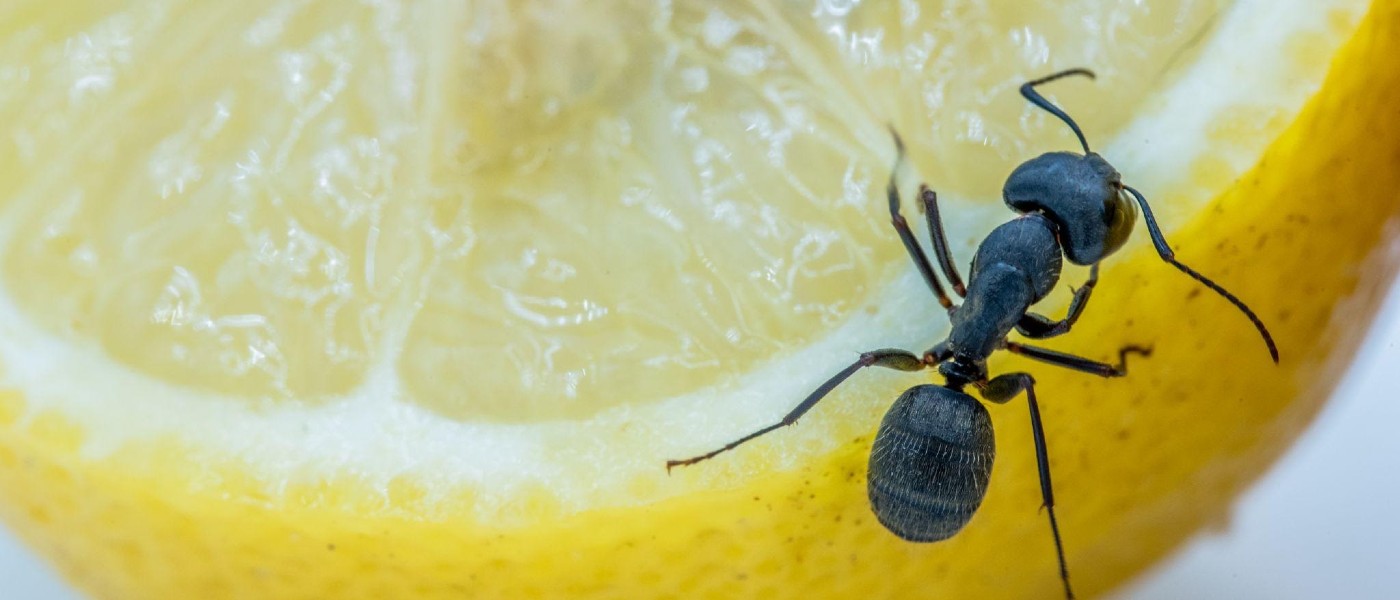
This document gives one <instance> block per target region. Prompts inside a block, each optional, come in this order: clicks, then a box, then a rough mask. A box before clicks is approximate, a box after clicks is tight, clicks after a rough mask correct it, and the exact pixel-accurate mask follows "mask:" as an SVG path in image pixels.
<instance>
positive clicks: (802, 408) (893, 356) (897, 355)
mask: <svg viewBox="0 0 1400 600" xmlns="http://www.w3.org/2000/svg"><path fill="white" fill-rule="evenodd" d="M927 366H929V365H928V363H926V362H924V361H923V360H922V359H920V358H919V357H918V356H915V355H914V354H913V353H911V352H906V351H904V350H898V349H885V350H872V351H870V352H864V353H862V354H861V355H860V358H859V359H857V360H856V362H854V363H851V366H849V367H846V368H844V369H841V371H840V372H839V373H837V374H836V375H833V376H832V377H831V379H828V380H826V383H823V384H821V385H820V386H817V389H816V390H813V391H812V393H811V394H808V395H807V397H806V398H805V399H803V400H802V402H801V403H800V404H798V405H797V408H794V409H792V412H789V413H788V414H787V416H785V417H783V420H781V421H779V422H777V423H774V424H772V425H769V426H767V427H764V428H763V429H760V430H758V431H755V432H753V433H750V434H748V435H746V436H744V437H741V438H739V439H737V440H734V441H732V442H730V443H728V444H725V445H724V447H722V448H720V449H718V450H714V451H712V452H707V453H705V454H701V455H699V456H695V457H692V458H687V459H685V460H668V461H666V471H667V472H669V471H670V470H671V468H672V467H678V466H685V465H693V464H695V463H698V462H700V461H702V460H706V459H709V458H713V457H714V456H715V455H717V454H720V453H721V452H726V451H729V450H733V449H734V448H736V447H738V446H739V445H740V444H743V443H744V442H747V441H749V440H752V439H754V438H756V437H758V436H761V435H763V434H765V433H768V432H770V431H773V430H775V429H778V428H780V427H787V426H788V425H792V424H793V423H796V422H797V420H798V419H800V418H802V415H804V414H806V413H807V411H808V410H811V409H812V407H813V406H816V404H817V402H820V401H821V399H822V398H823V397H825V396H826V395H827V394H828V393H830V392H831V390H833V389H836V386H838V385H841V383H842V382H844V381H846V379H847V378H849V377H850V376H851V375H853V374H855V372H856V371H859V370H861V369H863V368H865V367H884V368H886V369H897V370H900V371H918V370H920V369H923V368H924V367H927Z"/></svg>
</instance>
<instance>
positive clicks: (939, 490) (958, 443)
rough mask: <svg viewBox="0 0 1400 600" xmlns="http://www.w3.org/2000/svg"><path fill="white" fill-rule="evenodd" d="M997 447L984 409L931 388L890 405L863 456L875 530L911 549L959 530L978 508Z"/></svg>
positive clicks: (972, 401)
mask: <svg viewBox="0 0 1400 600" xmlns="http://www.w3.org/2000/svg"><path fill="white" fill-rule="evenodd" d="M995 456H996V447H995V445H994V442H993V439H992V421H991V417H990V416H989V415H988V414H987V409H986V408H983V406H982V405H981V403H979V402H977V400H975V399H974V398H972V397H971V396H969V395H967V394H964V393H962V392H959V391H955V390H951V389H948V388H944V387H940V386H935V385H921V386H916V387H914V388H910V389H909V390H908V391H906V392H904V394H903V395H901V396H900V397H899V399H898V400H895V403H894V405H893V406H892V407H891V408H890V411H889V412H888V413H886V414H885V419H884V421H883V422H881V424H880V430H879V433H878V434H876V436H875V444H874V447H873V448H872V449H871V453H870V468H869V474H870V479H869V483H868V491H869V494H870V505H871V508H872V509H874V511H875V516H876V518H878V519H879V520H880V523H881V524H883V525H884V526H885V527H886V528H888V529H889V530H890V531H891V532H893V533H894V534H895V535H898V536H899V537H901V538H904V539H906V540H909V541H914V542H933V541H938V540H942V539H946V538H949V537H951V536H952V535H953V534H955V533H957V532H958V530H960V529H962V527H963V526H964V525H966V524H967V522H968V521H969V520H970V519H972V514H973V513H975V512H977V507H978V506H980V505H981V504H982V497H983V496H985V495H986V493H987V480H988V478H989V477H990V476H991V474H992V461H993V459H994V458H995Z"/></svg>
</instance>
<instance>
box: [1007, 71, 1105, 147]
mask: <svg viewBox="0 0 1400 600" xmlns="http://www.w3.org/2000/svg"><path fill="white" fill-rule="evenodd" d="M1070 75H1083V76H1085V77H1088V78H1089V79H1094V72H1093V71H1090V70H1088V69H1070V70H1068V71H1060V72H1059V73H1055V74H1053V75H1047V76H1045V77H1041V78H1040V79H1036V80H1034V81H1027V82H1026V83H1023V84H1021V95H1022V96H1024V97H1025V98H1026V100H1029V101H1030V103H1031V104H1034V105H1036V106H1039V107H1040V108H1041V109H1043V110H1044V111H1045V112H1048V113H1050V114H1052V115H1055V116H1056V117H1059V118H1060V120H1061V121H1064V122H1065V124H1066V125H1069V128H1070V129H1073V130H1074V135H1075V136H1077V137H1078V138H1079V145H1080V146H1083V147H1084V153H1085V154H1088V153H1089V142H1088V141H1087V140H1085V139H1084V132H1083V131H1080V130H1079V125H1078V124H1076V123H1075V122H1074V119H1071V118H1069V115H1067V114H1065V111H1063V110H1060V107H1058V106H1055V105H1054V104H1051V103H1050V101H1049V100H1046V99H1045V97H1044V96H1041V95H1040V92H1037V91H1035V86H1037V85H1040V84H1042V83H1050V82H1051V81H1054V80H1056V79H1060V78H1062V77H1069V76H1070Z"/></svg>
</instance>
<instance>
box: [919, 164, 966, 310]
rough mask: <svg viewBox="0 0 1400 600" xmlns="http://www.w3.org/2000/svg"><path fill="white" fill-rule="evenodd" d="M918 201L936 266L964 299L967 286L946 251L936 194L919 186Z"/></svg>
mask: <svg viewBox="0 0 1400 600" xmlns="http://www.w3.org/2000/svg"><path fill="white" fill-rule="evenodd" d="M919 199H920V200H922V201H923V203H924V217H925V218H927V219H928V237H929V240H931V241H933V253H934V254H935V255H936V256H937V257H938V266H939V267H940V268H942V269H943V275H944V276H946V277H947V278H948V283H949V284H950V285H952V286H953V292H954V293H956V294H957V295H959V296H961V297H963V298H966V297H967V286H964V285H963V282H962V277H961V276H959V275H958V267H957V265H955V264H953V253H952V252H950V251H949V250H948V236H947V235H946V234H944V233H943V218H942V217H940V216H939V215H938V192H935V191H933V190H932V189H930V188H929V187H928V185H926V184H920V185H919Z"/></svg>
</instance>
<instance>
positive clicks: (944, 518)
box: [666, 69, 1278, 598]
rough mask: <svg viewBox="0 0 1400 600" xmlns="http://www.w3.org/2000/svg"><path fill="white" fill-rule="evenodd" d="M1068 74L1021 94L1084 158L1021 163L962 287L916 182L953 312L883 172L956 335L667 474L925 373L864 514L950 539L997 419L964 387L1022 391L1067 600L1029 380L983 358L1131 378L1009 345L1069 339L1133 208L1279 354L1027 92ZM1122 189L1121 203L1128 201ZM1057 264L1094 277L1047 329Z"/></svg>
mask: <svg viewBox="0 0 1400 600" xmlns="http://www.w3.org/2000/svg"><path fill="white" fill-rule="evenodd" d="M1071 75H1083V76H1085V77H1089V78H1090V79H1093V78H1094V73H1093V72H1092V71H1089V70H1088V69H1070V70H1067V71H1061V72H1059V73H1055V74H1053V75H1049V76H1047V77H1043V78H1040V79H1036V80H1034V81H1029V82H1026V83H1025V84H1024V85H1022V86H1021V95H1022V96H1024V97H1025V98H1026V100H1028V101H1030V102H1031V104H1034V105H1035V106H1037V107H1039V108H1041V109H1044V110H1045V111H1047V112H1049V113H1050V114H1052V115H1054V116H1055V117H1057V118H1059V119H1060V120H1061V121H1064V122H1065V124H1066V125H1069V128H1070V129H1072V130H1073V131H1074V135H1075V136H1076V137H1078V138H1079V144H1080V145H1081V146H1083V148H1084V154H1076V153H1073V152H1050V153H1046V154H1042V155H1041V156H1039V157H1036V158H1033V159H1031V160H1029V161H1026V162H1025V163H1023V164H1022V165H1021V166H1019V167H1017V168H1016V170H1015V171H1012V173H1011V176H1010V177H1008V178H1007V180H1006V185H1005V187H1004V188H1003V189H1002V198H1003V199H1004V200H1005V201H1006V204H1007V205H1008V206H1010V207H1011V209H1012V210H1014V211H1016V212H1017V213H1019V214H1020V216H1018V217H1017V218H1015V219H1013V220H1011V221H1009V222H1007V223H1004V224H1002V225H1001V226H999V227H997V228H996V229H994V230H992V232H991V234H989V235H988V236H987V238H986V239H984V240H982V243H981V245H979V246H978V248H977V254H976V255H975V256H974V258H973V259H972V266H971V271H970V272H971V277H970V278H969V280H968V284H967V285H966V286H964V285H963V283H962V279H961V278H960V277H959V276H958V270H957V268H956V267H955V266H954V265H953V259H952V254H951V253H950V252H949V250H948V239H947V236H945V235H944V233H943V223H942V221H941V220H940V218H939V215H938V195H937V194H936V193H935V192H934V191H933V190H931V189H929V188H928V187H927V186H921V188H920V199H921V200H922V202H923V206H924V214H925V216H926V218H927V220H928V229H929V236H930V238H931V239H932V242H933V250H934V254H935V256H936V257H937V259H938V266H939V268H940V270H941V271H942V272H943V275H944V276H945V277H947V279H948V283H949V285H951V287H952V288H953V292H955V293H956V294H957V295H959V296H961V297H963V298H964V299H965V300H964V303H963V304H962V305H955V304H953V301H952V300H951V299H950V298H949V297H948V294H947V293H946V292H945V291H944V290H943V285H942V284H941V283H940V282H939V280H938V278H937V277H935V275H934V271H933V265H932V263H931V262H930V261H929V259H928V255H927V254H925V253H924V250H923V248H922V247H921V246H920V245H919V243H918V242H917V241H916V240H915V239H914V234H913V232H912V231H910V229H909V224H908V222H907V221H905V219H904V217H903V216H902V215H901V214H900V212H899V204H900V202H899V193H898V191H897V190H896V187H895V175H894V173H891V174H890V180H889V185H888V187H887V193H888V196H889V207H890V217H891V219H892V221H893V223H894V229H895V231H896V232H897V233H898V234H899V239H900V240H901V241H902V242H903V243H904V247H905V249H906V250H908V251H909V256H910V257H911V258H912V259H913V260H914V265H915V266H917V267H918V269H919V273H920V274H921V275H923V278H924V281H925V282H927V283H928V286H929V289H931V290H932V291H933V295H934V296H935V297H937V299H938V303H939V304H940V305H942V306H943V308H944V309H946V310H947V311H948V315H949V317H950V319H951V321H952V329H951V331H950V332H949V334H948V337H947V339H945V340H943V341H941V342H939V343H938V344H936V345H934V346H933V348H931V349H929V350H928V351H927V352H925V353H924V354H923V355H922V356H919V355H916V354H914V353H912V352H908V351H906V350H899V349H883V350H874V351H870V352H865V353H862V354H861V355H860V358H859V359H858V360H856V361H855V362H854V363H852V364H851V365H850V366H848V367H846V368H844V369H842V370H841V371H840V372H839V373H837V374H836V375H834V376H833V377H831V378H830V379H828V380H827V381H826V383H823V384H821V385H820V386H818V387H817V389H816V390H815V391H813V392H812V393H811V394H810V395H808V396H807V398H806V399H804V400H803V401H802V402H801V403H800V404H798V405H797V408H794V409H793V410H792V412H790V413H788V414H787V416H785V417H783V420H782V421H780V422H778V423H774V424H773V425H769V426H767V427H764V428H762V429H760V430H758V431H755V432H753V433H751V434H749V435H746V436H744V437H742V438H739V439H737V440H735V441H733V442H730V443H729V444H726V445H725V446H724V447H722V448H720V449H718V450H715V451H713V452H709V453H706V454H702V455H700V456H696V457H693V458H688V459H685V460H672V461H667V463H666V468H667V470H670V469H671V468H672V467H676V466H682V465H691V464H695V463H697V462H700V461H703V460H706V459H708V458H712V457H714V456H715V455H717V454H719V453H721V452H725V451H727V450H732V449H734V448H735V447H737V446H739V445H740V444H743V443H744V442H747V441H749V440H752V439H754V438H756V437H759V436H761V435H763V434H765V433H768V432H770V431H773V430H775V429H778V428H780V427H784V426H787V425H792V424H793V423H796V422H797V420H798V419H799V418H801V417H802V415H804V414H806V412H807V411H808V410H810V409H811V408H812V407H813V406H815V405H816V404H817V402H819V401H820V400H821V399H822V398H823V397H825V396H826V395H827V393H829V392H830V391H831V390H833V389H835V388H836V387H837V386H839V385H841V383H842V382H844V381H845V380H846V379H847V378H848V377H850V376H851V375H852V374H854V373H855V372H856V371H859V370H861V369H863V368H865V367H884V368H887V369H897V370H900V371H919V370H922V369H924V368H928V367H933V368H936V369H938V372H939V374H941V375H942V376H943V378H944V384H943V385H941V386H938V385H927V384H926V385H917V386H914V387H912V388H909V389H908V390H906V391H905V392H904V393H903V394H901V395H900V396H899V398H898V399H897V400H895V401H894V404H893V405H892V406H891V407H890V409H889V412H887V413H886V414H885V417H884V419H883V421H881V423H880V429H879V432H878V433H876V435H875V441H874V445H873V447H872V448H871V449H870V464H869V467H868V469H869V478H868V492H869V496H870V506H871V509H872V510H873V511H874V512H875V516H876V517H877V518H878V520H879V521H880V523H881V524H883V525H884V526H885V527H886V528H888V529H889V530H890V531H891V532H893V533H894V534H895V535H897V536H899V537H901V538H903V539H905V540H909V541H913V542H933V541H938V540H943V539H947V538H949V537H951V536H952V535H953V534H955V533H957V532H958V531H959V530H960V529H962V527H963V526H964V525H966V524H967V522H968V521H969V520H970V519H971V518H972V515H973V513H974V512H976V511H977V507H978V506H980V505H981V504H982V498H983V497H984V496H985V495H986V493H987V482H988V480H989V476H990V475H991V471H992V460H993V458H994V456H995V454H996V449H995V444H994V440H993V436H992V422H991V418H990V416H989V415H988V414H987V409H986V408H985V407H983V406H982V404H981V403H979V402H977V401H976V400H975V399H973V397H972V396H970V395H968V394H966V393H964V392H963V388H964V387H966V386H969V385H971V386H972V387H974V388H976V389H977V391H978V393H979V394H981V396H982V397H983V398H984V399H986V400H987V401H989V402H996V403H999V404H1000V403H1005V402H1008V401H1010V400H1011V399H1012V398H1015V397H1016V396H1018V395H1020V394H1021V393H1022V392H1025V394H1026V403H1027V405H1028V406H1029V407H1030V417H1031V433H1032V436H1033V437H1034V441H1035V458H1036V466H1037V468H1038V470H1039V471H1040V493H1041V496H1042V501H1043V503H1044V505H1043V506H1044V508H1045V510H1046V512H1047V513H1049V516H1050V531H1051V533H1052V535H1053V536H1054V540H1055V554H1056V557H1057V558H1058V559H1059V565H1060V580H1061V582H1062V583H1063V584H1064V592H1065V596H1066V597H1068V598H1073V597H1074V593H1073V591H1072V589H1071V588H1070V583H1069V569H1068V567H1067V566H1066V564H1065V553H1064V545H1063V544H1062V543H1061V540H1060V526H1059V523H1058V522H1056V520H1055V497H1054V493H1053V491H1052V489H1051V484H1050V459H1049V454H1048V452H1047V451H1046V446H1045V430H1044V428H1043V427H1042V426H1041V419H1040V408H1039V406H1038V405H1037V404H1036V398H1035V378H1034V377H1032V376H1031V375H1030V374H1029V373H1007V374H1004V375H998V376H996V377H993V378H990V379H989V378H988V376H987V357H989V356H991V354H992V353H993V352H995V351H997V350H1007V351H1010V352H1012V353H1014V354H1020V355H1022V356H1025V357H1027V358H1030V359H1034V360H1038V361H1041V362H1045V363H1048V364H1051V365H1055V366H1058V367H1065V368H1068V369H1074V370H1076V371H1082V372H1085V373H1089V374H1092V375H1098V376H1100V377H1122V376H1124V375H1126V374H1127V355H1128V354H1138V355H1142V356H1146V355H1148V354H1150V353H1151V348H1144V347H1140V346H1132V345H1129V346H1125V347H1123V348H1122V349H1120V350H1119V351H1118V363H1117V364H1108V363H1101V362H1097V361H1093V360H1089V359H1087V358H1082V357H1079V356H1074V355H1071V354H1065V353H1062V352H1056V351H1053V350H1048V349H1045V348H1038V347H1035V346H1029V345H1026V344H1021V343H1019V342H1013V341H1009V340H1007V339H1006V336H1007V335H1008V334H1009V333H1011V330H1013V329H1015V330H1016V331H1017V332H1019V333H1020V334H1021V335H1023V336H1025V337H1027V338H1032V339H1043V338H1049V337H1054V336H1057V335H1061V334H1063V333H1066V332H1068V331H1069V330H1070V328H1071V327H1073V326H1074V323H1075V322H1076V321H1077V320H1078V319H1079V316H1080V314H1081V313H1083V312H1084V307H1085V306H1086V305H1088V303H1089V295H1090V294H1091V293H1092V292H1093V290H1094V285H1095V284H1097V283H1098V276H1099V261H1101V260H1103V259H1104V258H1105V257H1107V256H1108V255H1110V254H1112V253H1113V252H1115V251H1117V250H1118V249H1119V248H1120V247H1122V246H1123V243H1124V242H1126V241H1127V239H1128V234H1129V233H1131V232H1132V229H1133V224H1134V223H1135V222H1136V221H1137V210H1136V209H1135V207H1134V201H1136V206H1137V207H1141V209H1142V216H1143V220H1144V221H1146V223H1147V232H1148V234H1149V235H1150V236H1151V237H1152V245H1153V246H1154V247H1155V248H1156V249H1157V254H1158V255H1160V256H1161V257H1162V260H1164V261H1166V262H1167V263H1168V264H1170V265H1172V266H1173V267H1176V268H1177V269H1180V270H1181V271H1182V272H1184V273H1186V274H1187V275H1189V276H1191V277H1192V278H1193V279H1195V280H1196V281H1199V282H1201V283H1202V284H1204V285H1205V286H1206V287H1208V288H1210V289H1211V290H1214V291H1215V292H1216V293H1218V294H1220V295H1221V296H1223V297H1224V298H1225V299H1226V300H1229V301H1230V303H1231V304H1233V305H1235V307H1236V308H1238V309H1239V310H1240V311H1242V312H1243V313H1244V314H1245V316H1246V317H1248V318H1249V320H1250V322H1252V323H1253V324H1254V327H1255V328H1256V329H1258V330H1259V334H1260V335H1261V336H1263V338H1264V343H1265V344H1267V345H1268V348H1269V355H1270V356H1271V357H1272V358H1273V360H1274V362H1275V363H1277V362H1278V349H1277V347H1276V346H1275V345H1274V340H1273V337H1272V336H1271V335H1269V331H1268V329H1267V328H1265V327H1264V323H1263V322H1261V321H1260V320H1259V317H1258V316H1256V315H1255V314H1254V311H1252V310H1250V309H1249V307H1248V306H1245V304H1244V302H1242V301H1241V300H1240V299H1239V298H1236V297H1235V296H1234V294H1231V293H1230V292H1228V291H1225V289H1224V288H1222V287H1220V286H1219V285H1217V284H1216V283H1215V282H1213V281H1211V280H1210V279H1208V278H1206V277H1205V276H1204V275H1201V274H1200V273H1198V272H1196V271H1195V270H1192V269H1191V268H1190V267H1187V266H1186V265H1184V264H1182V263H1180V262H1178V261H1177V260H1176V258H1175V255H1174V254H1173V253H1172V250H1171V248H1170V247H1168V246H1167V242H1166V239H1165V238H1163V237H1162V231H1161V229H1160V228H1158V227H1157V220H1156V219H1155V218H1153V216H1152V209H1151V208H1149V207H1148V205H1147V199H1146V198H1144V197H1143V195H1142V194H1141V193H1139V192H1138V191H1137V190H1136V189H1133V188H1132V187H1131V186H1127V185H1124V184H1123V182H1122V178H1121V177H1120V176H1119V174H1118V171H1116V170H1115V169H1114V168H1113V167H1112V166H1111V165H1109V164H1108V161H1106V160H1104V158H1103V157H1102V156H1099V155H1098V154H1095V153H1094V152H1092V151H1090V150H1089V143H1088V142H1087V141H1086V140H1085V139H1084V133H1083V132H1081V131H1080V130H1079V125H1077V124H1076V123H1075V122H1074V120H1073V119H1071V118H1070V117H1069V115H1067V114H1065V113H1064V111H1062V110H1060V109H1059V108H1058V107H1056V106H1055V105H1053V104H1051V103H1050V102H1049V101H1047V100H1045V98H1044V97H1042V96H1041V95H1040V93H1039V92H1037V91H1036V90H1035V88H1036V86H1038V85H1041V84H1044V83H1049V82H1051V81H1055V80H1057V79H1060V78H1063V77H1068V76H1071ZM891 133H892V134H893V135H894V141H895V146H896V149H897V152H898V155H897V156H898V157H897V158H896V161H895V171H897V170H898V168H899V164H900V162H901V161H902V160H903V159H904V144H903V142H902V141H901V140H900V138H899V135H898V134H897V133H895V132H894V130H893V129H891ZM1125 193H1126V195H1125ZM1062 256H1063V258H1065V259H1068V260H1069V261H1070V262H1071V263H1074V264H1077V265H1088V266H1089V278H1088V280H1087V281H1086V282H1085V283H1084V285H1083V286H1081V287H1079V288H1078V289H1077V290H1075V291H1074V295H1073V298H1072V299H1071V300H1070V304H1069V311H1068V314H1067V315H1066V316H1065V318H1064V319H1061V320H1058V321H1055V320H1051V319H1049V318H1047V317H1045V316H1042V315H1038V314H1036V313H1033V312H1029V309H1030V307H1031V305H1032V304H1035V303H1036V302H1038V301H1040V300H1041V299H1043V298H1045V296H1046V295H1047V294H1049V293H1050V291H1051V289H1052V288H1053V287H1054V286H1055V284H1056V283H1057V282H1058V281H1059V279H1060V267H1061V264H1062Z"/></svg>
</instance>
